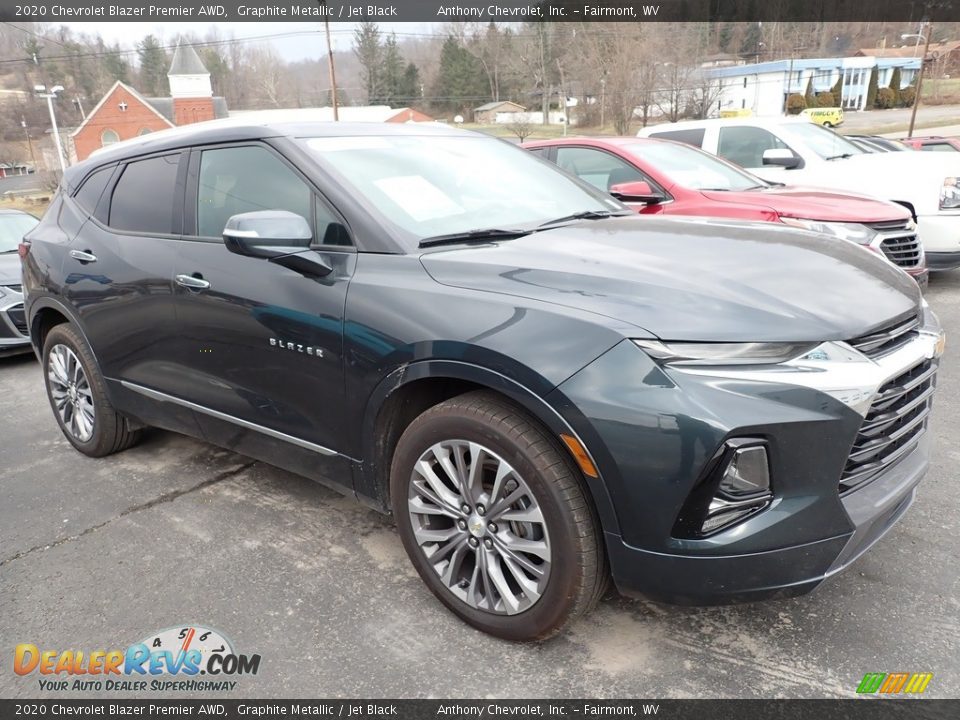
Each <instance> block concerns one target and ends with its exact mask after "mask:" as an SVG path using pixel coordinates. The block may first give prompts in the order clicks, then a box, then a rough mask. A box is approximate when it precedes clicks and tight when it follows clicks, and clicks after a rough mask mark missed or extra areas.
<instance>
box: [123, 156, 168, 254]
mask: <svg viewBox="0 0 960 720" xmlns="http://www.w3.org/2000/svg"><path fill="white" fill-rule="evenodd" d="M179 160H180V154H179V153H176V154H174V155H162V156H160V157H153V158H149V159H147V160H137V161H136V162H131V163H128V164H127V166H126V167H125V168H124V169H123V173H122V174H121V175H120V179H119V180H118V181H117V185H116V187H115V188H114V189H113V199H112V200H111V202H110V221H109V223H108V224H109V225H110V227H112V228H115V229H117V230H131V231H133V232H142V233H153V234H157V235H169V234H171V233H173V232H179V231H180V228H176V230H174V227H173V209H174V204H175V200H176V189H177V167H178V166H179Z"/></svg>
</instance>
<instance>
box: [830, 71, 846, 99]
mask: <svg viewBox="0 0 960 720" xmlns="http://www.w3.org/2000/svg"><path fill="white" fill-rule="evenodd" d="M830 92H831V93H833V102H834V103H836V105H837V107H841V106H843V70H841V71H840V77H838V78H837V81H836V82H835V83H834V84H833V87H832V88H831V89H830Z"/></svg>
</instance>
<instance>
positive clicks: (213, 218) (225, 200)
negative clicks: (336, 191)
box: [197, 146, 326, 240]
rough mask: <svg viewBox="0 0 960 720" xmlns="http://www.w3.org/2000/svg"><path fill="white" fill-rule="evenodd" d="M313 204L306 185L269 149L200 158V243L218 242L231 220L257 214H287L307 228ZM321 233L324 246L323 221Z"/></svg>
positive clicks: (243, 149)
mask: <svg viewBox="0 0 960 720" xmlns="http://www.w3.org/2000/svg"><path fill="white" fill-rule="evenodd" d="M312 203H313V193H312V192H311V190H310V188H309V187H308V186H307V184H306V183H305V182H304V181H303V180H301V179H300V177H299V176H298V175H297V174H296V173H295V172H294V171H293V170H291V169H290V168H289V167H288V166H287V165H286V164H285V163H284V162H283V161H282V160H280V158H278V157H277V156H276V155H274V154H273V153H272V152H270V151H269V150H267V149H266V148H262V147H257V146H244V147H231V148H217V149H215V150H204V151H203V154H202V155H201V156H200V184H199V188H198V190H197V235H200V236H201V237H220V236H221V234H222V233H223V228H224V226H225V225H226V224H227V220H228V219H229V218H230V216H232V215H237V214H239V213H246V212H256V211H257V210H288V211H290V212H294V213H297V214H298V215H300V216H302V217H304V218H306V219H307V221H308V222H309V221H310V218H311V215H312V214H313V213H312V211H311V205H312ZM318 210H319V206H318ZM317 227H319V228H320V230H321V232H320V233H319V235H320V238H319V239H321V240H322V239H323V233H324V232H325V230H326V227H325V226H324V225H323V223H322V221H320V220H319V218H318V223H317Z"/></svg>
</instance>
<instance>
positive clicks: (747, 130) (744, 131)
mask: <svg viewBox="0 0 960 720" xmlns="http://www.w3.org/2000/svg"><path fill="white" fill-rule="evenodd" d="M782 148H787V146H786V145H785V144H784V143H783V142H782V141H781V140H780V139H779V138H778V137H777V136H776V135H774V134H773V133H771V132H769V131H767V130H764V129H763V128H759V127H750V126H748V125H734V126H732V127H724V128H720V141H719V143H718V144H717V155H719V156H720V157H722V158H725V159H727V160H729V161H730V162H732V163H736V164H737V165H739V166H740V167H747V168H758V167H761V166H763V152H764V151H765V150H774V149H782ZM787 149H788V150H789V148H787Z"/></svg>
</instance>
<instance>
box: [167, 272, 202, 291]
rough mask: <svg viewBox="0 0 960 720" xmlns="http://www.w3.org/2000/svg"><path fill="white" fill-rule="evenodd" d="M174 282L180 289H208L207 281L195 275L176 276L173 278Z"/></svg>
mask: <svg viewBox="0 0 960 720" xmlns="http://www.w3.org/2000/svg"><path fill="white" fill-rule="evenodd" d="M174 282H176V283H177V285H180V286H181V287H185V288H190V289H191V290H206V289H207V288H209V287H210V283H209V282H208V281H207V280H204V279H203V278H202V277H197V276H196V275H177V276H176V277H175V278H174Z"/></svg>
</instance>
